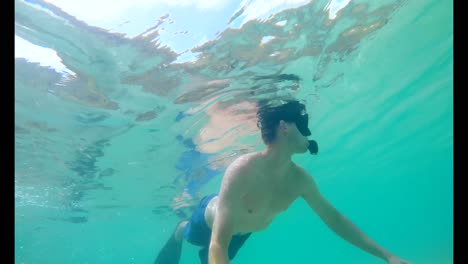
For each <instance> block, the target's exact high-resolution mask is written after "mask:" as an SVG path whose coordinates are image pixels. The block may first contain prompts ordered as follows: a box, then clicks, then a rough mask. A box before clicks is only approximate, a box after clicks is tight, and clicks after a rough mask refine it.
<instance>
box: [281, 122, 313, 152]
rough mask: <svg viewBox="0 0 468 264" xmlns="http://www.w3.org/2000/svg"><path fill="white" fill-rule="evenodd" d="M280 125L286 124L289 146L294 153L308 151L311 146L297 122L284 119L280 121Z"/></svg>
mask: <svg viewBox="0 0 468 264" xmlns="http://www.w3.org/2000/svg"><path fill="white" fill-rule="evenodd" d="M280 123H281V124H280V126H281V125H283V126H285V128H284V132H283V133H284V135H285V137H286V140H287V142H288V146H289V148H290V150H291V152H293V153H304V152H306V151H307V150H308V149H307V148H308V147H309V141H308V139H307V137H305V136H303V135H302V134H301V132H300V131H299V129H298V128H297V125H296V124H295V123H289V122H288V123H286V122H284V121H281V122H280Z"/></svg>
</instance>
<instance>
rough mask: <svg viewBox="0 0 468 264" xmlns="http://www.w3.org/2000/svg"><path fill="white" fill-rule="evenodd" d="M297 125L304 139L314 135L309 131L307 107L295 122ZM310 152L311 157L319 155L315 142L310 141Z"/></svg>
mask: <svg viewBox="0 0 468 264" xmlns="http://www.w3.org/2000/svg"><path fill="white" fill-rule="evenodd" d="M293 121H294V123H296V126H297V129H298V130H299V132H301V134H302V135H303V136H304V137H308V136H310V135H312V133H311V132H310V129H309V114H307V112H306V110H305V107H304V109H303V110H302V111H301V112H300V115H299V116H297V118H296V120H293ZM308 149H309V152H310V154H311V155H317V153H318V144H317V142H316V141H315V140H309V147H308Z"/></svg>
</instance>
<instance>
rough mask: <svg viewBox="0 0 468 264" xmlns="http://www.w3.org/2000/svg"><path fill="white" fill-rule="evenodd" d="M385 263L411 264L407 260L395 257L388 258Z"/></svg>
mask: <svg viewBox="0 0 468 264" xmlns="http://www.w3.org/2000/svg"><path fill="white" fill-rule="evenodd" d="M387 263H388V264H411V262H409V261H407V260H403V259H400V258H399V257H397V256H391V257H389V258H388V260H387Z"/></svg>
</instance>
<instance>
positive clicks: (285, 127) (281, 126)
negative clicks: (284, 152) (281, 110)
mask: <svg viewBox="0 0 468 264" xmlns="http://www.w3.org/2000/svg"><path fill="white" fill-rule="evenodd" d="M278 128H279V130H280V131H281V132H287V131H288V124H287V123H286V122H284V120H280V122H279V125H278Z"/></svg>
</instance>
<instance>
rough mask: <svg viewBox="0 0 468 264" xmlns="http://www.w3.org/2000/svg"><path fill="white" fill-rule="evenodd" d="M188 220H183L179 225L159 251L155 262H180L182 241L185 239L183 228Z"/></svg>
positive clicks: (171, 263)
mask: <svg viewBox="0 0 468 264" xmlns="http://www.w3.org/2000/svg"><path fill="white" fill-rule="evenodd" d="M187 223H188V221H182V222H180V223H179V224H178V225H177V228H176V229H175V231H174V232H173V233H172V234H171V236H170V238H169V240H167V242H166V244H164V246H163V248H162V249H161V251H159V254H158V256H157V257H156V260H155V261H154V264H178V263H179V260H180V253H181V252H182V242H183V241H184V236H183V230H184V227H185V225H186V224H187Z"/></svg>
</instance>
